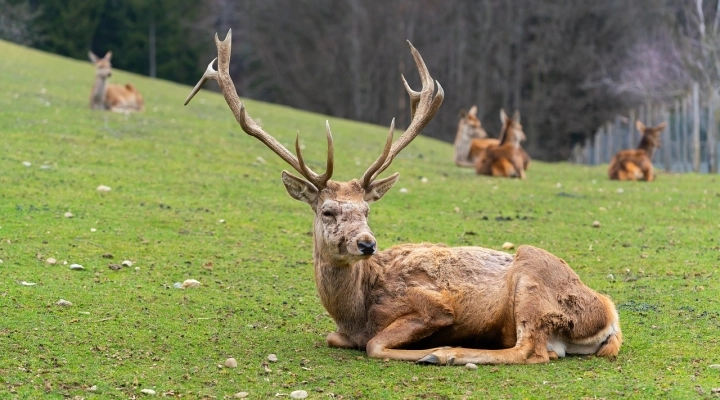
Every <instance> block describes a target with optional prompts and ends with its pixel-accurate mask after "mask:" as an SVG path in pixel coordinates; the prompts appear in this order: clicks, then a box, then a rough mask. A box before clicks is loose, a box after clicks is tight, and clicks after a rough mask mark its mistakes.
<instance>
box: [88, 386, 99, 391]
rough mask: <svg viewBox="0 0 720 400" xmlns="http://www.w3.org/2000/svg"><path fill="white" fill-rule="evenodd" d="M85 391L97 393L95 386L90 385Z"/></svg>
mask: <svg viewBox="0 0 720 400" xmlns="http://www.w3.org/2000/svg"><path fill="white" fill-rule="evenodd" d="M87 391H88V392H95V391H97V385H92V386H90V387H89V388H87Z"/></svg>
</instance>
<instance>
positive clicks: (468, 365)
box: [465, 363, 478, 369]
mask: <svg viewBox="0 0 720 400" xmlns="http://www.w3.org/2000/svg"><path fill="white" fill-rule="evenodd" d="M465 368H467V369H478V366H477V365H475V364H473V363H467V364H465Z"/></svg>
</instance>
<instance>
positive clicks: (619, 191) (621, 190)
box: [617, 188, 625, 193]
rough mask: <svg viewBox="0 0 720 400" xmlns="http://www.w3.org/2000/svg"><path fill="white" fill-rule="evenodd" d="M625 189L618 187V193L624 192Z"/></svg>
mask: <svg viewBox="0 0 720 400" xmlns="http://www.w3.org/2000/svg"><path fill="white" fill-rule="evenodd" d="M624 191H625V190H624V189H623V188H618V190H617V192H618V193H622V192H624Z"/></svg>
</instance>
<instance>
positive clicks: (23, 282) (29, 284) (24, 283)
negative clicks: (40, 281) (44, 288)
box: [20, 281, 37, 286]
mask: <svg viewBox="0 0 720 400" xmlns="http://www.w3.org/2000/svg"><path fill="white" fill-rule="evenodd" d="M20 284H21V285H23V286H35V285H37V283H35V282H25V281H20Z"/></svg>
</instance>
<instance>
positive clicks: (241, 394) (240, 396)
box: [233, 392, 250, 399]
mask: <svg viewBox="0 0 720 400" xmlns="http://www.w3.org/2000/svg"><path fill="white" fill-rule="evenodd" d="M248 396H250V393H248V392H237V393H235V394H234V395H233V397H234V398H236V399H244V398H246V397H248Z"/></svg>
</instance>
